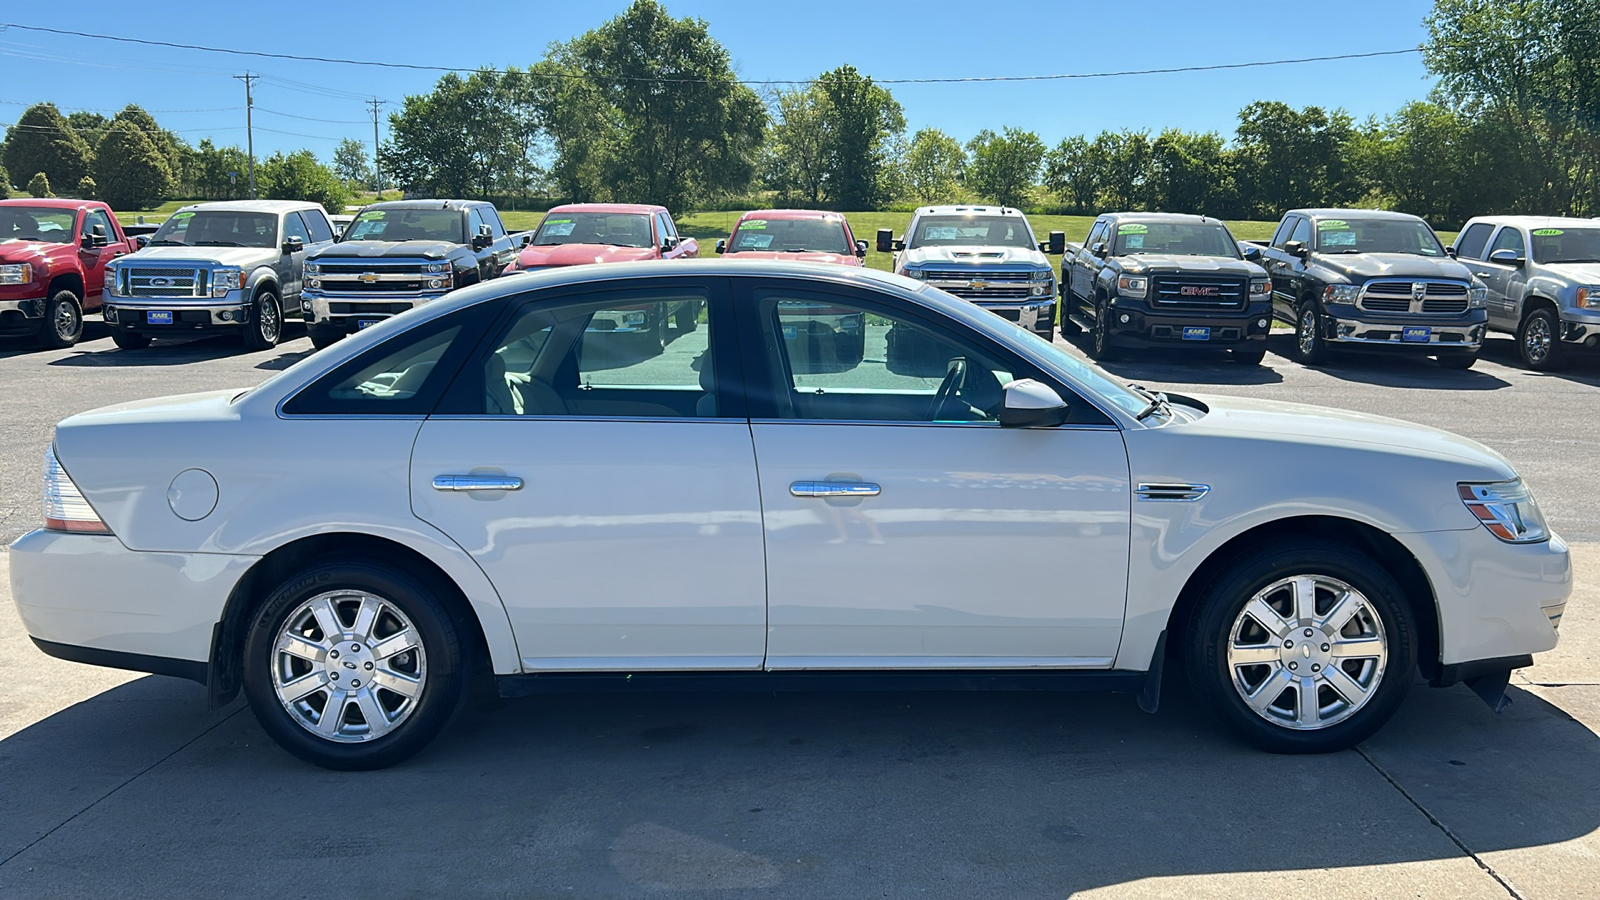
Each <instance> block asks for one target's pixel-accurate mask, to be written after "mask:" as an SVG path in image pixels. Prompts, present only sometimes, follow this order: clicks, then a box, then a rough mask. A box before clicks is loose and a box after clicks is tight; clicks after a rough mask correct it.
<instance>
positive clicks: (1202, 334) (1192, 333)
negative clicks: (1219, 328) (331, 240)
mask: <svg viewBox="0 0 1600 900" xmlns="http://www.w3.org/2000/svg"><path fill="white" fill-rule="evenodd" d="M1183 339H1184V340H1186V341H1209V340H1211V329H1210V328H1207V327H1205V326H1202V325H1185V326H1183Z"/></svg>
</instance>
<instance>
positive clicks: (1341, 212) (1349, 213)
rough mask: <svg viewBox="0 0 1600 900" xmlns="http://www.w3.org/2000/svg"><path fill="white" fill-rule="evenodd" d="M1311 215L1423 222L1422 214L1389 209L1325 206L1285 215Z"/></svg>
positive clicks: (1298, 210) (1326, 217) (1333, 217)
mask: <svg viewBox="0 0 1600 900" xmlns="http://www.w3.org/2000/svg"><path fill="white" fill-rule="evenodd" d="M1290 214H1295V215H1302V216H1310V217H1311V218H1313V219H1389V220H1391V221H1395V222H1421V221H1422V217H1421V216H1414V215H1412V214H1411V213H1403V212H1395V211H1393V210H1389V209H1340V208H1337V207H1325V208H1318V209H1291V210H1289V211H1288V212H1286V213H1284V215H1286V216H1287V215H1290Z"/></svg>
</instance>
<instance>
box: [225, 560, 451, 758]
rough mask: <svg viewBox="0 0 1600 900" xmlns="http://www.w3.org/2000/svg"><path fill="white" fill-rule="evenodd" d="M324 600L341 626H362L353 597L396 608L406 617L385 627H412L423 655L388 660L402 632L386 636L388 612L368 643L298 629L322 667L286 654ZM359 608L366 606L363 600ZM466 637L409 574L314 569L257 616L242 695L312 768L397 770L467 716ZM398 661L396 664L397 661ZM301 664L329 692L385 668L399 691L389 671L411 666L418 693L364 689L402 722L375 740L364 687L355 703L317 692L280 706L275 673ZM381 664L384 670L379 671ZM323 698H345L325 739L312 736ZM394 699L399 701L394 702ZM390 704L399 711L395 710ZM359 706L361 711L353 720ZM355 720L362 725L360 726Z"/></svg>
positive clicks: (356, 567) (358, 563)
mask: <svg viewBox="0 0 1600 900" xmlns="http://www.w3.org/2000/svg"><path fill="white" fill-rule="evenodd" d="M326 595H332V596H333V597H334V598H335V600H334V608H335V609H337V610H338V612H337V613H335V614H336V615H338V616H339V617H340V622H339V627H341V628H354V627H359V625H360V622H359V620H357V619H356V617H355V615H354V614H353V613H354V610H353V609H351V608H350V607H351V605H352V601H351V600H350V599H342V600H341V599H338V598H341V597H346V598H348V597H350V596H351V595H366V596H371V597H376V598H379V599H380V600H381V601H382V603H383V604H385V608H386V609H388V610H390V611H391V612H392V611H398V613H399V615H400V616H403V617H404V618H403V619H399V618H396V617H393V616H392V615H391V616H390V618H389V619H388V620H387V621H388V622H389V623H390V626H391V627H392V626H393V625H396V624H404V622H405V620H409V624H410V626H411V627H410V629H408V630H409V631H412V632H414V634H415V637H416V638H417V639H418V640H419V644H418V646H420V650H421V652H420V654H419V653H417V652H416V649H415V647H410V648H406V649H403V650H399V651H396V652H394V653H390V654H388V655H386V656H385V655H382V654H383V653H384V643H385V642H388V641H391V640H392V639H394V638H395V637H396V636H397V635H398V634H399V633H400V632H398V631H390V632H388V633H387V634H386V633H385V632H384V631H383V628H384V622H385V621H386V620H385V617H384V616H383V615H379V616H377V617H376V621H375V623H374V624H373V625H372V626H371V628H370V629H369V633H368V635H367V636H366V637H364V638H363V637H360V636H359V635H355V633H354V632H348V633H344V634H341V635H340V637H339V638H337V639H336V640H329V639H328V636H327V634H326V633H325V632H323V631H322V630H321V629H320V628H319V627H317V626H315V625H314V624H313V625H312V626H311V628H310V629H308V630H304V631H300V632H299V633H300V634H301V635H302V636H303V637H304V639H305V643H306V645H308V646H309V647H311V648H313V649H316V650H323V651H325V652H323V653H322V658H321V660H319V661H317V662H311V661H309V660H308V659H307V658H306V657H303V656H299V655H296V654H291V653H287V652H283V651H280V650H279V649H278V639H279V636H280V635H282V634H284V633H285V632H286V630H288V628H289V626H290V624H291V622H292V621H293V620H296V619H303V618H304V616H306V615H307V612H306V610H305V608H306V605H307V604H308V603H310V602H312V601H314V600H316V599H318V598H322V597H324V596H326ZM354 602H355V603H356V604H357V605H359V601H354ZM314 619H315V617H314V616H313V621H314ZM462 633H463V630H462V625H461V624H459V623H458V622H457V621H456V619H455V618H454V617H453V616H452V615H451V614H450V611H449V609H448V608H447V607H446V606H445V604H444V603H443V602H442V601H441V600H440V599H439V597H438V596H437V595H436V594H435V593H434V592H433V591H432V590H430V589H429V588H428V587H427V586H426V585H424V584H423V583H422V582H421V581H419V580H418V579H416V578H413V577H412V576H410V575H409V574H407V573H405V572H402V571H399V570H396V569H392V568H389V567H387V566H383V565H380V564H378V563H373V562H367V561H365V560H351V561H335V560H328V561H324V562H321V563H314V564H312V565H311V566H310V567H309V568H308V569H306V570H304V571H301V572H298V573H296V574H295V575H293V576H292V577H290V578H289V579H287V580H286V581H284V582H283V583H282V584H281V585H279V586H278V587H277V588H276V589H275V590H274V591H273V592H272V594H271V595H270V596H269V597H268V598H267V600H266V602H265V603H263V604H262V605H261V607H260V609H259V610H257V611H256V613H255V615H254V616H253V618H252V621H251V623H250V628H249V632H248V633H247V635H246V638H245V648H244V660H243V674H244V690H245V696H246V697H247V698H248V699H249V701H250V708H251V709H252V710H253V711H254V713H255V716H256V720H257V721H259V722H260V723H261V727H262V729H263V730H265V731H266V732H267V734H269V735H271V736H272V739H273V740H275V741H277V742H278V744H279V746H281V747H283V748H284V749H285V750H287V751H289V752H290V753H292V754H294V755H295V756H298V757H300V758H301V759H303V760H305V761H306V762H309V763H312V764H314V765H318V766H322V767H323V768H328V769H341V770H362V769H381V768H384V767H386V766H392V765H394V764H395V763H398V762H400V761H402V760H404V759H406V758H408V757H410V756H411V755H412V754H414V753H416V752H417V751H419V750H421V749H422V748H423V747H425V746H427V744H428V743H429V742H430V741H432V740H433V739H434V738H435V737H437V736H438V735H439V733H440V732H441V731H443V730H444V728H445V726H446V725H448V724H449V723H450V721H451V720H452V719H453V718H454V717H455V715H456V713H457V712H458V711H459V710H460V709H461V705H462V702H463V700H464V699H465V696H466V688H467V685H468V683H469V681H470V678H469V671H470V662H471V660H470V659H469V658H468V656H469V651H468V649H467V648H468V644H467V643H466V642H465V641H464V640H463V639H462ZM374 642H376V643H374ZM335 645H337V648H345V647H347V646H348V648H349V651H348V652H346V653H345V654H344V656H343V657H342V658H340V657H338V653H339V650H338V649H335ZM374 649H376V651H377V652H374ZM335 659H338V661H337V662H336V661H335ZM394 660H398V662H391V661H394ZM297 664H298V665H299V666H301V667H303V670H304V671H303V672H301V673H300V674H301V675H312V676H314V675H316V674H317V673H318V672H319V671H320V672H322V673H323V676H322V684H323V685H324V686H333V685H336V683H337V681H338V680H339V676H340V675H341V674H343V675H344V676H345V678H344V679H343V681H344V684H345V685H347V686H348V685H351V684H353V683H354V682H355V681H358V680H359V678H360V677H361V675H362V673H363V672H364V671H367V672H373V671H376V673H377V675H378V677H379V678H382V677H383V671H382V670H383V669H390V670H391V673H390V674H391V678H390V679H389V683H394V684H399V682H398V681H397V680H395V679H393V677H392V672H393V671H397V670H396V669H393V668H392V667H396V666H400V667H404V666H409V667H411V668H412V669H413V670H414V672H415V673H416V675H417V678H416V680H417V682H420V687H417V688H416V690H417V694H416V696H415V697H413V698H411V699H409V700H407V699H405V698H403V697H402V695H400V694H398V693H393V692H390V691H388V690H387V689H386V688H385V687H384V686H382V685H378V686H377V689H376V690H375V689H374V685H373V684H370V683H369V684H368V685H367V686H366V687H365V688H364V690H365V692H366V693H367V694H368V695H369V697H368V698H367V699H369V700H371V701H372V702H376V703H378V704H379V705H380V706H379V707H378V708H379V709H380V710H381V712H382V713H383V714H385V715H386V716H387V715H394V716H396V719H395V721H394V723H393V724H392V725H387V724H386V726H385V727H386V728H389V729H392V730H387V731H386V733H382V734H379V735H378V736H376V737H368V736H363V735H362V733H361V728H362V727H366V728H367V729H368V731H369V732H370V731H371V730H372V729H371V726H370V725H366V722H367V719H366V717H365V715H362V714H361V710H362V709H363V705H362V704H361V703H360V702H358V700H359V694H360V691H361V690H363V689H362V688H360V686H359V685H357V686H356V687H357V698H356V699H352V698H351V696H350V694H349V693H348V692H346V693H342V694H336V693H335V691H333V690H331V689H330V690H327V691H323V690H322V689H321V688H313V689H312V691H311V692H310V693H308V694H307V695H306V697H305V699H304V703H303V704H301V703H296V704H293V705H292V704H290V703H289V702H288V701H287V700H280V698H279V694H278V688H277V683H276V681H275V676H276V675H279V674H280V673H283V668H284V667H286V666H287V667H293V666H295V665H297ZM375 664H376V665H377V666H378V669H377V670H374V668H373V666H374V665H375ZM289 676H295V677H300V676H296V672H295V671H294V670H291V671H289V672H288V673H286V674H285V678H286V679H288V678H289ZM329 679H333V680H329ZM319 696H320V697H321V699H322V707H321V711H325V710H326V709H327V708H328V705H329V704H330V703H333V702H335V698H336V697H338V698H340V699H339V703H340V706H339V718H338V719H336V720H334V721H333V722H332V725H331V727H330V730H340V733H339V734H338V736H337V737H327V736H322V735H320V734H317V733H314V732H313V730H312V729H313V728H316V727H319V726H318V723H319V722H320V721H322V719H321V715H320V712H321V711H319V710H317V709H316V700H317V698H318V697H319ZM397 699H398V700H399V701H400V702H399V703H398V704H395V703H394V701H395V700H397ZM408 703H409V706H408ZM391 704H393V709H391V708H390V707H391ZM352 708H354V710H355V711H356V712H355V714H352V712H351V710H352ZM355 718H360V719H361V720H362V721H360V722H355V721H353V719H355ZM346 725H348V727H349V728H350V731H349V732H344V731H342V728H343V726H346Z"/></svg>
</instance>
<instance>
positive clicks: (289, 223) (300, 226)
mask: <svg viewBox="0 0 1600 900" xmlns="http://www.w3.org/2000/svg"><path fill="white" fill-rule="evenodd" d="M289 238H299V239H300V243H302V244H309V243H311V232H309V231H307V230H306V223H305V222H303V221H301V219H300V214H299V213H297V212H292V213H286V214H285V215H284V217H283V239H284V240H285V241H287V240H289Z"/></svg>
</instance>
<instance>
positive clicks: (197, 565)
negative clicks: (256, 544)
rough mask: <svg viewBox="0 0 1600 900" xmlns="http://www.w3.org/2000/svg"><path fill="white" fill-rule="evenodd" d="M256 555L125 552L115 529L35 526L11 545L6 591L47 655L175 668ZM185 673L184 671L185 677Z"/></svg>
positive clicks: (203, 651) (195, 650)
mask: <svg viewBox="0 0 1600 900" xmlns="http://www.w3.org/2000/svg"><path fill="white" fill-rule="evenodd" d="M256 559H257V557H253V556H233V555H225V554H219V553H157V552H151V551H134V550H129V549H128V548H127V547H124V546H123V545H122V542H121V541H119V540H117V539H116V538H115V537H110V536H105V535H87V534H63V533H60V532H54V531H34V532H31V533H29V534H25V535H23V536H22V537H20V538H18V539H17V541H16V543H14V544H12V545H11V553H10V566H11V598H12V600H13V602H15V603H16V605H17V612H18V613H19V614H20V615H21V617H22V624H23V627H25V628H26V629H27V631H28V635H29V636H30V637H32V638H33V639H34V641H35V642H36V643H39V644H40V645H41V647H42V648H43V649H44V650H46V652H49V653H50V654H51V655H53V656H60V657H63V658H66V659H78V660H81V661H84V662H93V663H96V664H100V665H111V666H116V667H118V668H134V669H138V670H139V671H147V672H151V671H154V672H162V673H163V674H179V673H180V670H184V669H188V670H190V671H193V665H190V666H182V665H181V663H185V662H187V663H190V664H199V665H202V666H203V665H205V664H206V663H207V662H208V661H209V659H210V656H211V638H212V628H213V626H215V625H216V624H217V623H218V622H220V621H221V620H222V611H223V608H224V607H225V606H226V604H227V601H228V595H229V594H230V593H231V592H232V591H233V588H234V586H235V585H237V584H238V583H239V580H240V579H241V578H243V577H244V574H245V572H246V571H248V570H249V568H250V566H252V565H254V564H255V562H256ZM186 677H188V676H186Z"/></svg>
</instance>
